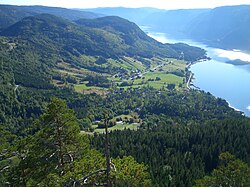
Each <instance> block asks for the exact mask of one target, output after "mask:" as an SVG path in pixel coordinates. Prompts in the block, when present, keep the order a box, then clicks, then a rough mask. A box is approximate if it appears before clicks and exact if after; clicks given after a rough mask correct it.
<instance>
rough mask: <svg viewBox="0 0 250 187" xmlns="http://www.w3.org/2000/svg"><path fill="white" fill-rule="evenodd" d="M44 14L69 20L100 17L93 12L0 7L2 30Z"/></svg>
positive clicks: (34, 7) (35, 7)
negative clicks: (27, 18)
mask: <svg viewBox="0 0 250 187" xmlns="http://www.w3.org/2000/svg"><path fill="white" fill-rule="evenodd" d="M43 13H47V14H52V15H55V16H59V17H62V18H65V19H68V20H77V19H81V18H85V19H91V18H97V17H100V15H99V14H95V13H92V12H87V11H79V10H71V9H66V8H56V7H45V6H12V5H0V29H3V28H7V27H8V26H10V25H12V24H14V23H16V22H18V21H20V20H21V19H23V18H25V17H28V16H35V15H38V14H43Z"/></svg>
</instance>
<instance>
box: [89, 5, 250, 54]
mask: <svg viewBox="0 0 250 187" xmlns="http://www.w3.org/2000/svg"><path fill="white" fill-rule="evenodd" d="M90 10H91V11H93V12H98V13H103V14H106V15H119V16H121V17H123V18H127V19H129V20H132V21H134V22H135V23H137V24H139V25H141V26H148V27H150V29H151V30H152V31H155V32H164V33H167V34H168V35H170V36H171V37H173V38H189V39H192V40H196V41H200V42H203V43H205V44H207V45H211V46H214V47H219V48H224V49H240V50H243V51H247V52H249V53H250V37H249V33H250V26H249V25H250V5H239V6H225V7H218V8H214V9H184V10H158V9H147V8H141V9H126V8H119V7H118V8H100V9H99V8H97V9H90Z"/></svg>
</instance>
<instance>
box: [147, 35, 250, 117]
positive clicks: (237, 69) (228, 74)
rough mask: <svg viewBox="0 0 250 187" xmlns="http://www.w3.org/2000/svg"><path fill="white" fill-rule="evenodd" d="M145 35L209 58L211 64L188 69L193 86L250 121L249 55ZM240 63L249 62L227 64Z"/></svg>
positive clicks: (207, 62)
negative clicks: (188, 47) (197, 49)
mask: <svg viewBox="0 0 250 187" xmlns="http://www.w3.org/2000/svg"><path fill="white" fill-rule="evenodd" d="M148 35H149V36H151V37H153V38H155V39H156V40H158V41H160V42H162V43H177V42H183V43H187V44H189V45H193V46H197V47H201V48H203V49H205V50H206V51H207V55H208V56H209V57H211V58H212V60H210V61H204V62H200V63H196V64H194V65H192V66H191V71H192V72H193V73H194V77H195V79H194V80H193V84H194V85H195V86H197V87H199V88H200V89H202V90H204V91H207V92H210V93H212V94H213V95H214V96H216V97H220V98H223V99H225V100H227V102H228V103H229V105H230V106H231V107H233V108H235V109H236V110H240V111H242V112H244V114H245V115H246V116H249V117H250V55H249V54H246V53H243V52H241V51H238V50H223V49H218V48H212V47H208V46H206V45H204V44H201V43H197V42H194V41H191V40H185V39H181V40H174V39H171V38H169V37H168V36H167V35H166V34H164V33H155V32H150V33H149V32H148ZM236 59H240V60H242V61H247V62H249V64H248V63H246V64H245V65H232V64H229V63H226V62H228V61H230V60H236Z"/></svg>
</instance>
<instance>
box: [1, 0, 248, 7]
mask: <svg viewBox="0 0 250 187" xmlns="http://www.w3.org/2000/svg"><path fill="white" fill-rule="evenodd" d="M0 4H12V5H44V6H54V7H65V8H95V7H118V6H120V7H132V8H137V7H154V8H160V9H188V8H214V7H218V6H225V5H239V4H248V5H250V0H60V1H58V0H0Z"/></svg>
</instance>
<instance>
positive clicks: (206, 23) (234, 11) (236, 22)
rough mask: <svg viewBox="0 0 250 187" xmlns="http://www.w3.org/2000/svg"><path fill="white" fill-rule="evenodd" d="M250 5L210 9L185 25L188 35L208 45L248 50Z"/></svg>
mask: <svg viewBox="0 0 250 187" xmlns="http://www.w3.org/2000/svg"><path fill="white" fill-rule="evenodd" d="M249 25H250V6H247V5H242V6H228V7H218V8H215V9H212V10H211V11H209V12H207V13H206V14H204V15H203V16H201V17H197V18H196V19H194V20H193V21H192V23H190V24H189V25H188V26H187V30H188V35H189V36H190V37H191V38H193V39H196V40H199V41H204V42H207V43H209V44H210V45H213V46H217V47H223V48H230V49H241V50H246V51H248V52H250V37H249V32H250V27H249Z"/></svg>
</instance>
